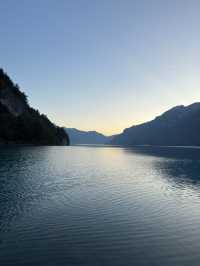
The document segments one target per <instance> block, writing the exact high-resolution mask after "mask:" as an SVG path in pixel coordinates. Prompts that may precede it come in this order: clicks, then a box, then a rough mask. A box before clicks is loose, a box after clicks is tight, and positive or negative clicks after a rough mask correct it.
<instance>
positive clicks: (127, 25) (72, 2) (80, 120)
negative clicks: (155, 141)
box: [0, 0, 200, 135]
mask: <svg viewBox="0 0 200 266" xmlns="http://www.w3.org/2000/svg"><path fill="white" fill-rule="evenodd" d="M199 10H200V1H199V0H167V1H166V0H59V1H58V0H42V1H41V0H28V1H27V0H19V1H15V0H0V12H1V15H0V34H1V35H0V36H1V37H0V66H1V67H2V68H3V69H4V70H5V71H6V72H7V73H8V74H9V75H10V77H11V78H12V79H13V81H14V82H15V83H18V84H19V85H20V87H21V90H22V91H24V92H25V93H26V94H27V95H28V99H29V102H30V105H31V106H32V107H34V108H36V109H39V110H40V112H41V113H44V114H46V115H47V116H48V117H49V118H50V119H51V120H52V121H53V122H54V123H56V124H58V125H60V126H65V127H75V128H78V129H82V130H96V131H99V132H102V133H104V134H107V135H110V134H115V133H119V132H121V131H122V130H123V129H124V128H127V127H129V126H132V125H135V124H139V123H142V122H144V121H148V120H151V119H153V118H154V117H155V116H157V115H159V114H161V113H162V112H164V111H166V110H167V109H169V108H171V107H173V106H175V105H180V104H184V105H188V104H191V103H193V102H197V101H200V72H199V71H200V16H199Z"/></svg>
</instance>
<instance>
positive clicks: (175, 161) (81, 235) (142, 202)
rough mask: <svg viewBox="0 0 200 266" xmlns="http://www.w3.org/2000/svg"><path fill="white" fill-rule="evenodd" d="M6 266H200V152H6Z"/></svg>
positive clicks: (2, 255)
mask: <svg viewBox="0 0 200 266" xmlns="http://www.w3.org/2000/svg"><path fill="white" fill-rule="evenodd" d="M0 265H2V266H7V265H13V266H19V265H24V266H32V265H34V266H35V265H36V266H40V265H41V266H48V265H50V266H54V265H55V266H68V265H91V266H96V265H103V266H107V265H108V266H112V265H114V266H115V265H122V266H126V265H128V266H129V265H130V266H132V265H136V266H137V265H148V266H149V265H153V266H156V265H158V266H160V265H170V266H173V265H181V266H184V265H188V266H191V265H192V266H194V265H198V266H199V265H200V149H198V148H172V147H171V148H170V147H168V148H161V147H160V148H159V147H136V148H132V149H130V148H117V147H86V146H82V147H80V146H74V147H17V148H16V147H15V148H14V147H9V148H1V150H0Z"/></svg>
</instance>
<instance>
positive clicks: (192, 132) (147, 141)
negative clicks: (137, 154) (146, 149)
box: [111, 102, 200, 146]
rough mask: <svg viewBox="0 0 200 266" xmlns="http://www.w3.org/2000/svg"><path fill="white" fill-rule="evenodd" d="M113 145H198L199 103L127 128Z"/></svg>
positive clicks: (199, 132)
mask: <svg viewBox="0 0 200 266" xmlns="http://www.w3.org/2000/svg"><path fill="white" fill-rule="evenodd" d="M111 144H115V145H165V146H167V145H175V146H188V145H196V146H199V145H200V103H198V102H197V103H193V104H191V105H189V106H183V105H180V106H176V107H174V108H172V109H170V110H168V111H167V112H165V113H164V114H162V115H161V116H158V117H156V118H155V119H154V120H152V121H150V122H146V123H143V124H140V125H137V126H133V127H130V128H127V129H125V130H124V131H123V133H122V134H119V135H117V136H115V137H114V138H113V140H112V141H111Z"/></svg>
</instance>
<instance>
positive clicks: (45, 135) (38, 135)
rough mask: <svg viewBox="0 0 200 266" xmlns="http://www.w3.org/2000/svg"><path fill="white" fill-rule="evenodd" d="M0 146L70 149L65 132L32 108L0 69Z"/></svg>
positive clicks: (16, 86) (24, 96) (17, 87)
mask: <svg viewBox="0 0 200 266" xmlns="http://www.w3.org/2000/svg"><path fill="white" fill-rule="evenodd" d="M0 143H1V144H10V143H13V144H35V145H68V144H69V138H68V135H67V133H66V132H65V131H64V129H63V128H60V127H57V126H55V125H54V124H53V123H51V122H50V121H49V119H48V118H47V117H46V116H45V115H42V114H40V113H39V111H37V110H35V109H33V108H31V107H30V106H29V104H28V101H27V97H26V95H25V94H24V93H23V92H21V91H20V89H19V86H18V85H15V84H14V83H13V82H12V80H11V79H10V78H9V76H8V75H7V74H6V73H5V72H4V71H3V70H2V69H0Z"/></svg>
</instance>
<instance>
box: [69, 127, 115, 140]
mask: <svg viewBox="0 0 200 266" xmlns="http://www.w3.org/2000/svg"><path fill="white" fill-rule="evenodd" d="M65 131H66V132H67V134H68V135H69V138H70V143H71V144H107V143H108V142H110V141H111V139H112V136H111V137H108V136H105V135H103V134H101V133H98V132H96V131H82V130H78V129H76V128H65Z"/></svg>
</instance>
